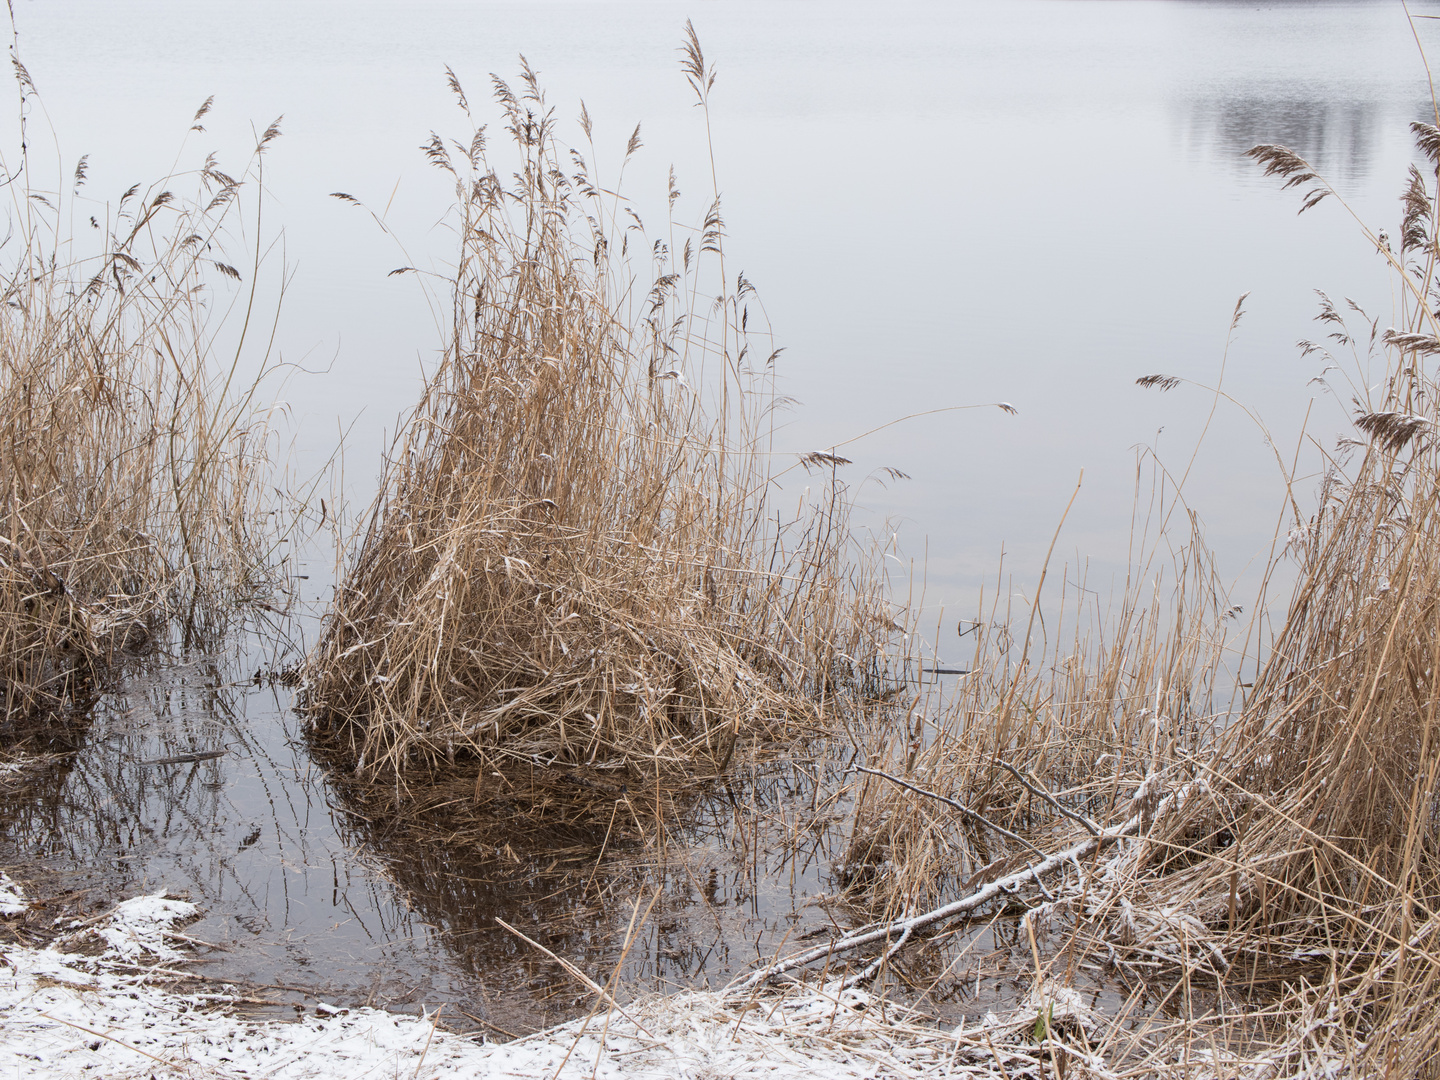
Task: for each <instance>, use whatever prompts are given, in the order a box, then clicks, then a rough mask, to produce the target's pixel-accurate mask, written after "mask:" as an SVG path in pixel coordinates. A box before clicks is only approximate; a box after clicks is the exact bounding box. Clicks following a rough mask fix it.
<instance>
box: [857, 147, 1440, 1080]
mask: <svg viewBox="0 0 1440 1080" xmlns="http://www.w3.org/2000/svg"><path fill="white" fill-rule="evenodd" d="M1414 133H1415V135H1416V139H1417V144H1418V146H1419V148H1420V151H1421V153H1422V154H1423V155H1424V156H1425V158H1426V159H1427V160H1428V168H1427V169H1426V170H1424V171H1422V170H1421V169H1419V168H1415V167H1412V169H1411V171H1410V177H1409V183H1408V185H1407V188H1406V191H1405V193H1404V198H1403V205H1404V218H1403V221H1402V224H1401V228H1400V230H1399V240H1398V243H1392V241H1391V240H1390V239H1389V238H1388V237H1387V236H1386V235H1385V234H1384V233H1369V232H1368V231H1367V235H1368V236H1369V238H1370V239H1371V241H1372V242H1373V243H1374V244H1375V247H1376V250H1377V252H1378V253H1379V255H1380V257H1382V258H1384V259H1385V260H1387V262H1388V264H1389V265H1390V266H1391V267H1392V268H1393V270H1394V274H1395V279H1396V292H1397V295H1399V296H1400V297H1401V301H1400V303H1399V304H1398V305H1397V307H1398V310H1397V325H1396V326H1394V327H1391V328H1388V329H1387V328H1385V327H1384V326H1383V325H1382V324H1381V323H1380V322H1379V321H1378V320H1376V319H1371V318H1369V317H1368V316H1366V315H1365V313H1364V312H1363V311H1362V310H1361V309H1360V308H1359V307H1358V306H1356V305H1354V304H1351V305H1349V307H1348V309H1343V310H1342V309H1341V308H1340V307H1339V306H1337V305H1335V304H1332V303H1331V302H1330V301H1329V300H1328V299H1325V298H1323V297H1322V307H1321V312H1320V315H1319V319H1320V321H1321V323H1322V325H1323V326H1324V327H1325V330H1326V334H1327V336H1326V338H1325V339H1324V341H1323V342H1322V343H1320V344H1315V343H1310V342H1302V343H1301V344H1302V349H1303V350H1304V351H1305V352H1306V353H1307V354H1309V353H1318V354H1322V355H1323V358H1324V360H1325V362H1326V365H1327V373H1328V372H1330V371H1337V372H1338V374H1333V375H1329V376H1328V382H1329V383H1330V385H1331V388H1332V389H1334V390H1337V391H1341V390H1348V393H1347V394H1346V396H1348V397H1349V398H1350V400H1351V413H1352V415H1351V419H1352V421H1353V426H1354V434H1353V436H1350V437H1347V438H1344V439H1342V440H1340V443H1339V444H1338V445H1337V446H1336V447H1335V448H1334V449H1333V450H1331V449H1329V448H1327V449H1326V450H1325V458H1324V464H1325V475H1324V480H1323V483H1322V484H1321V486H1320V489H1319V491H1318V494H1317V499H1316V503H1315V507H1314V510H1313V511H1312V512H1311V513H1309V514H1302V513H1301V512H1300V511H1299V510H1298V508H1296V504H1295V503H1294V502H1293V501H1292V502H1290V503H1289V507H1290V509H1289V510H1288V512H1287V515H1286V516H1287V517H1289V518H1290V527H1289V532H1288V534H1282V535H1280V536H1279V537H1277V542H1276V546H1275V551H1276V554H1275V558H1274V561H1273V563H1272V566H1271V567H1270V571H1269V573H1268V574H1267V580H1268V581H1280V580H1284V579H1286V578H1290V579H1293V581H1294V585H1293V591H1292V592H1291V593H1290V598H1289V600H1288V603H1286V604H1285V605H1284V618H1283V621H1277V622H1276V623H1275V624H1274V625H1273V627H1272V626H1267V625H1266V624H1265V623H1263V622H1260V621H1255V622H1252V623H1251V624H1250V625H1249V626H1248V627H1246V626H1244V625H1243V624H1242V622H1241V621H1240V620H1239V619H1238V618H1236V616H1237V615H1238V614H1239V609H1238V608H1236V607H1234V606H1232V605H1231V604H1230V603H1229V600H1228V598H1227V596H1226V594H1225V592H1224V590H1223V589H1221V588H1220V587H1219V585H1218V582H1217V580H1216V578H1215V575H1214V573H1213V571H1212V570H1211V569H1209V563H1208V559H1207V558H1206V557H1204V556H1203V548H1202V546H1201V545H1199V543H1198V540H1192V543H1191V544H1190V545H1189V546H1188V547H1187V548H1185V549H1183V550H1184V551H1185V552H1188V554H1186V555H1185V556H1184V557H1183V558H1182V559H1181V560H1180V561H1179V563H1178V565H1177V571H1178V572H1177V573H1175V574H1174V575H1172V576H1171V580H1172V581H1174V582H1175V586H1174V590H1173V593H1172V594H1171V595H1169V596H1167V597H1166V600H1165V603H1163V604H1161V603H1159V602H1158V600H1156V599H1151V601H1150V602H1149V603H1143V602H1139V601H1137V600H1135V599H1133V597H1134V596H1135V595H1136V593H1135V590H1134V589H1133V588H1130V589H1127V592H1126V594H1125V599H1124V601H1123V602H1122V604H1121V608H1120V611H1119V614H1118V616H1117V617H1114V618H1111V619H1108V620H1101V619H1096V620H1093V621H1088V625H1089V627H1090V630H1089V631H1088V632H1087V633H1088V635H1089V636H1086V635H1082V634H1079V633H1078V632H1077V633H1076V635H1075V636H1074V637H1073V638H1067V639H1066V640H1065V643H1064V647H1061V646H1060V645H1057V644H1055V643H1053V642H1051V641H1047V640H1044V639H1043V638H1042V639H1040V640H1034V639H1032V638H1031V636H1030V632H1029V631H1028V630H1027V634H1026V637H1025V638H1024V639H1021V640H1022V641H1023V642H1024V644H1023V645H1018V646H1015V645H1010V647H1008V648H1007V645H1009V644H1010V643H1009V641H1008V635H1009V633H1010V626H1011V625H1012V622H1011V620H1010V618H1008V617H1006V616H1005V615H1004V614H1003V613H1001V614H1000V615H999V616H998V617H997V615H996V613H994V612H992V613H991V614H990V615H989V616H988V617H987V618H986V620H985V622H986V623H987V624H988V625H989V626H990V627H991V628H992V629H991V631H990V633H989V637H988V640H982V641H981V643H980V644H979V645H977V655H976V657H975V660H974V662H973V665H972V666H973V667H974V668H975V672H976V673H975V674H973V675H971V676H970V677H969V678H968V679H967V680H966V682H965V683H964V684H963V686H962V688H961V689H960V690H959V691H957V692H956V693H955V694H954V695H953V696H952V698H951V699H950V700H949V701H948V702H946V703H944V704H943V705H942V706H937V707H934V708H932V709H931V710H929V711H928V712H925V713H923V714H919V715H916V716H914V717H912V726H911V731H910V734H909V738H908V740H907V739H895V738H891V739H889V740H888V741H885V742H881V743H877V744H876V745H875V746H874V748H873V752H872V753H871V754H870V756H869V762H868V764H867V765H866V766H865V767H864V772H865V775H862V776H861V777H860V780H861V781H862V782H863V783H862V785H861V789H860V803H859V807H858V810H857V826H856V830H855V839H854V843H853V845H852V850H851V852H850V855H849V860H848V861H849V867H850V872H851V875H852V879H853V884H854V888H855V891H856V893H857V895H860V896H863V897H864V898H865V899H867V900H868V902H869V903H871V904H872V905H874V906H875V908H876V909H877V910H879V911H880V912H882V913H883V916H884V917H886V918H895V919H900V918H901V917H903V916H905V915H907V914H912V915H913V913H915V912H917V911H923V910H925V909H926V908H929V907H935V906H937V905H940V904H943V903H945V902H946V901H947V900H951V899H953V898H954V897H956V896H965V895H967V894H974V893H976V892H977V890H983V888H984V886H985V885H986V883H987V882H989V881H993V880H996V879H997V878H1000V877H1003V876H1004V875H1006V874H1013V873H1015V872H1017V871H1019V872H1021V877H1022V878H1024V870H1025V868H1026V867H1027V866H1039V865H1041V864H1042V862H1043V860H1044V858H1045V857H1046V856H1049V855H1051V854H1052V853H1054V852H1057V851H1060V850H1064V849H1067V848H1070V849H1071V850H1075V851H1078V852H1080V855H1081V856H1083V857H1076V858H1075V859H1074V860H1073V865H1072V866H1071V870H1072V873H1071V874H1070V875H1069V876H1068V877H1067V876H1065V875H1063V874H1059V873H1057V871H1058V869H1059V868H1058V867H1053V868H1052V869H1051V870H1050V871H1047V873H1049V874H1050V875H1051V876H1050V882H1051V884H1050V885H1049V886H1048V887H1047V886H1046V885H1045V884H1044V883H1041V882H1039V877H1040V875H1039V874H1037V875H1035V877H1034V879H1033V880H1025V881H1022V882H1021V884H1028V885H1031V886H1035V885H1037V884H1038V887H1039V888H1040V889H1041V891H1043V893H1044V897H1043V900H1044V903H1042V902H1041V899H1042V898H1041V897H1038V896H1037V897H1036V899H1035V900H1034V901H1033V902H1032V901H1029V900H1026V901H1024V905H1025V908H1026V913H1025V915H1024V918H1025V919H1026V920H1027V921H1028V925H1030V926H1031V928H1032V931H1033V929H1034V927H1035V926H1037V925H1039V924H1040V922H1041V921H1044V920H1051V919H1053V918H1055V917H1056V916H1057V914H1058V915H1061V916H1063V918H1064V921H1065V925H1066V929H1065V930H1064V932H1063V933H1062V935H1061V939H1062V941H1063V944H1062V945H1061V947H1060V948H1059V949H1058V951H1055V952H1050V953H1047V954H1045V955H1043V956H1042V951H1041V950H1040V949H1038V948H1036V947H1035V946H1034V945H1033V944H1032V948H1034V949H1035V963H1036V980H1037V983H1036V985H1037V993H1038V992H1039V988H1040V987H1041V985H1042V984H1044V985H1046V986H1049V985H1051V981H1052V980H1057V979H1058V980H1060V981H1062V982H1063V979H1062V978H1061V974H1060V973H1062V972H1064V973H1068V974H1066V975H1065V978H1071V977H1073V976H1074V973H1075V971H1076V968H1077V965H1081V964H1087V963H1088V964H1092V965H1100V966H1096V967H1095V970H1101V969H1102V967H1103V970H1105V971H1108V972H1110V973H1112V975H1113V977H1114V978H1115V980H1116V982H1117V983H1118V984H1122V985H1125V986H1128V987H1129V988H1130V989H1131V990H1132V991H1134V992H1135V993H1136V994H1137V995H1140V994H1149V995H1151V996H1152V998H1153V999H1158V1000H1160V1001H1161V1002H1162V1003H1163V1004H1164V1007H1165V1010H1166V1012H1168V1013H1169V1014H1170V1016H1169V1019H1165V1018H1162V1017H1154V1018H1151V1019H1147V1020H1146V1022H1145V1025H1144V1028H1143V1029H1141V1030H1140V1031H1139V1032H1138V1033H1137V1029H1136V1022H1135V1014H1134V1013H1133V1012H1131V1013H1130V1014H1129V1015H1128V1016H1126V1017H1124V1018H1123V1019H1124V1024H1123V1025H1119V1026H1114V1027H1112V1028H1111V1029H1109V1034H1108V1035H1107V1036H1106V1037H1105V1039H1104V1042H1105V1043H1106V1044H1107V1045H1109V1046H1111V1047H1112V1048H1113V1056H1112V1055H1107V1056H1106V1058H1105V1061H1106V1063H1107V1065H1106V1067H1107V1068H1108V1067H1117V1068H1118V1067H1119V1063H1120V1062H1122V1061H1126V1060H1128V1061H1129V1062H1131V1064H1138V1063H1140V1062H1145V1063H1148V1065H1147V1066H1146V1067H1153V1068H1159V1067H1160V1063H1169V1064H1165V1065H1164V1068H1165V1069H1166V1070H1171V1071H1174V1070H1179V1071H1181V1072H1183V1073H1185V1074H1187V1075H1189V1074H1191V1073H1194V1074H1195V1075H1207V1076H1209V1075H1222V1074H1223V1075H1229V1074H1230V1072H1232V1071H1233V1070H1258V1071H1255V1072H1254V1074H1255V1075H1287V1076H1289V1075H1294V1076H1310V1075H1315V1076H1320V1075H1325V1076H1335V1075H1357V1076H1358V1075H1380V1074H1384V1075H1393V1076H1435V1075H1437V1074H1440V1070H1437V1066H1436V1064H1435V1062H1436V1051H1437V1050H1440V1005H1437V1001H1440V998H1437V994H1436V990H1437V987H1440V939H1437V937H1436V934H1437V931H1440V800H1437V783H1440V729H1437V711H1440V685H1437V678H1440V676H1437V673H1440V439H1437V437H1436V432H1437V430H1440V428H1437V425H1440V377H1437V375H1436V369H1435V363H1436V358H1437V357H1440V321H1437V316H1436V314H1435V312H1436V309H1437V301H1440V287H1437V278H1436V264H1437V259H1440V230H1437V225H1436V205H1437V204H1436V186H1437V179H1440V129H1437V127H1436V126H1435V125H1431V124H1416V125H1414ZM1252 156H1254V157H1255V158H1257V159H1258V160H1259V161H1260V162H1261V164H1263V165H1264V166H1265V167H1266V168H1267V171H1268V172H1269V173H1271V174H1278V175H1279V176H1281V177H1282V178H1284V179H1286V180H1287V186H1297V185H1298V186H1302V187H1305V188H1307V190H1306V191H1305V193H1304V199H1305V201H1304V209H1309V208H1310V207H1313V206H1314V205H1316V204H1317V203H1318V202H1320V201H1321V200H1322V199H1325V198H1331V197H1334V198H1336V199H1338V196H1336V195H1335V193H1334V192H1333V190H1332V189H1330V188H1329V187H1328V185H1327V184H1326V183H1325V181H1324V180H1323V179H1322V178H1320V177H1318V176H1317V175H1316V174H1315V173H1314V172H1313V170H1312V169H1310V167H1309V166H1308V165H1307V164H1306V163H1305V162H1304V161H1303V160H1302V159H1300V158H1299V157H1297V156H1296V155H1294V154H1293V153H1291V152H1290V151H1288V150H1285V149H1284V148H1281V147H1273V146H1267V147H1257V148H1256V149H1255V150H1254V151H1252ZM1141 381H1142V383H1144V384H1145V385H1149V386H1152V387H1158V388H1159V389H1162V390H1164V389H1170V388H1171V387H1173V386H1175V385H1178V382H1179V380H1168V379H1160V378H1159V377H1154V376H1151V377H1148V379H1146V380H1141ZM1347 382H1348V387H1347V386H1346V384H1347ZM1215 393H1216V395H1217V398H1218V397H1220V396H1223V395H1222V394H1221V393H1220V392H1219V391H1218V390H1217V391H1215ZM1287 479H1288V478H1287ZM1161 516H1162V518H1164V516H1165V515H1163V514H1162V515H1161ZM1150 580H1151V579H1147V585H1146V589H1147V592H1148V593H1149V595H1150V596H1151V597H1152V598H1154V597H1158V596H1159V595H1160V590H1158V589H1155V588H1154V587H1153V586H1152V585H1151V584H1150V583H1149V581H1150ZM1082 596H1083V593H1078V592H1077V598H1080V597H1082ZM1257 610H1263V598H1262V608H1261V609H1257ZM1052 621H1053V620H1052ZM1078 621H1079V622H1082V623H1085V622H1087V620H1084V619H1082V620H1078ZM1031 625H1032V626H1033V625H1034V616H1033V614H1032V615H1031ZM1262 630H1264V631H1265V633H1264V635H1263V636H1262V634H1261V631H1262ZM977 636H978V635H977ZM1227 689H1232V690H1233V691H1234V697H1233V698H1232V699H1231V700H1230V702H1229V703H1228V704H1226V703H1225V701H1224V698H1225V697H1226V695H1225V694H1224V693H1223V691H1226V690H1227ZM1217 702H1218V703H1217ZM902 781H903V783H902ZM907 785H908V786H907ZM917 789H922V790H917ZM947 800H948V801H947ZM1087 836H1088V839H1087ZM1077 844H1078V845H1079V846H1078V847H1073V845H1077ZM1019 895H1020V893H1019V891H1018V889H1016V888H1013V887H1012V889H1011V896H1012V897H1015V896H1019ZM1010 902H1011V903H1014V902H1015V901H1014V900H1013V899H1011V900H1010ZM896 925H897V926H898V925H899V924H898V923H897V924H896ZM897 933H898V930H897ZM1033 941H1034V939H1033V938H1032V942H1033ZM1135 1000H1137V999H1135V998H1132V1005H1131V1007H1132V1008H1133V1004H1134V1001H1135ZM1120 1019H1121V1018H1117V1025H1118V1021H1119V1020H1120ZM1037 1023H1038V1021H1037ZM1037 1030H1038V1029H1037ZM1147 1032H1148V1033H1147ZM1052 1034H1053V1033H1052ZM1072 1035H1073V1033H1072ZM1089 1039H1090V1042H1089V1043H1088V1044H1087V1045H1086V1047H1085V1050H1086V1052H1087V1053H1088V1052H1089V1047H1090V1046H1093V1045H1094V1044H1095V1042H1096V1041H1098V1040H1097V1036H1096V1032H1095V1031H1091V1032H1090V1034H1089ZM1082 1041H1083V1040H1082V1039H1077V1038H1070V1039H1069V1042H1068V1043H1067V1040H1066V1038H1063V1037H1060V1036H1055V1037H1054V1038H1053V1039H1052V1045H1053V1046H1055V1047H1061V1046H1067V1045H1069V1046H1070V1047H1071V1048H1072V1049H1074V1050H1075V1052H1077V1053H1078V1052H1080V1043H1081V1042H1082ZM1202 1048H1203V1051H1204V1052H1203V1054H1201V1053H1200V1051H1201V1049H1202ZM1092 1061H1093V1059H1092ZM1182 1063H1184V1065H1183V1068H1182Z"/></svg>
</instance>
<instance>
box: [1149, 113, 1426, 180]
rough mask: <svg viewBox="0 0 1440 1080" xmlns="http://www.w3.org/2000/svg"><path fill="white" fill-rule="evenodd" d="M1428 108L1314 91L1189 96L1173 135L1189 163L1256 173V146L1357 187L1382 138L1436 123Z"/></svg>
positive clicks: (1177, 116) (1376, 155)
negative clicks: (1291, 155) (1283, 150)
mask: <svg viewBox="0 0 1440 1080" xmlns="http://www.w3.org/2000/svg"><path fill="white" fill-rule="evenodd" d="M1434 117H1435V111H1434V109H1433V108H1432V107H1431V106H1430V105H1429V103H1428V102H1421V101H1417V102H1416V103H1415V104H1414V106H1413V107H1411V108H1409V109H1408V110H1407V109H1405V108H1404V107H1401V106H1398V105H1396V104H1395V103H1393V102H1388V101H1382V100H1380V99H1378V98H1364V97H1335V96H1333V93H1332V94H1331V95H1330V96H1322V95H1321V94H1319V93H1313V94H1306V93H1290V94H1274V95H1272V94H1259V93H1255V94H1239V95H1227V96H1218V97H1212V98H1194V99H1191V100H1188V101H1186V102H1185V103H1184V104H1183V105H1182V106H1180V107H1179V108H1177V110H1176V117H1175V130H1176V134H1177V137H1178V138H1179V140H1180V141H1181V143H1182V144H1183V145H1184V147H1185V150H1186V152H1187V153H1188V154H1189V155H1190V156H1191V157H1193V158H1199V159H1206V160H1211V161H1217V162H1220V163H1224V164H1228V165H1229V166H1231V167H1233V168H1234V169H1235V170H1236V171H1237V172H1239V173H1247V174H1254V175H1256V176H1258V175H1259V173H1258V170H1256V169H1255V167H1254V165H1253V163H1251V162H1250V161H1248V160H1247V159H1246V158H1245V152H1246V151H1247V150H1249V149H1250V148H1251V147H1253V146H1257V145H1260V144H1262V143H1275V144H1278V145H1281V146H1287V147H1289V148H1290V149H1291V150H1294V151H1295V152H1296V153H1298V154H1299V155H1300V156H1301V157H1303V158H1304V159H1305V160H1306V161H1308V162H1310V164H1311V165H1313V166H1315V167H1316V169H1317V170H1318V171H1319V172H1320V173H1321V174H1322V175H1324V176H1325V177H1326V179H1328V180H1330V181H1331V182H1332V183H1336V184H1343V185H1349V186H1352V187H1353V186H1359V185H1360V184H1361V183H1362V182H1363V181H1364V180H1365V179H1366V178H1367V177H1368V176H1369V175H1370V173H1371V171H1372V169H1373V167H1374V165H1375V163H1376V161H1377V159H1378V157H1379V156H1380V154H1379V151H1380V148H1381V145H1382V144H1383V143H1384V142H1385V141H1387V134H1388V133H1389V132H1390V131H1393V130H1394V129H1396V128H1403V127H1404V126H1405V125H1406V124H1408V123H1409V122H1410V120H1412V119H1429V120H1430V121H1431V122H1432V123H1433V122H1434Z"/></svg>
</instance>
